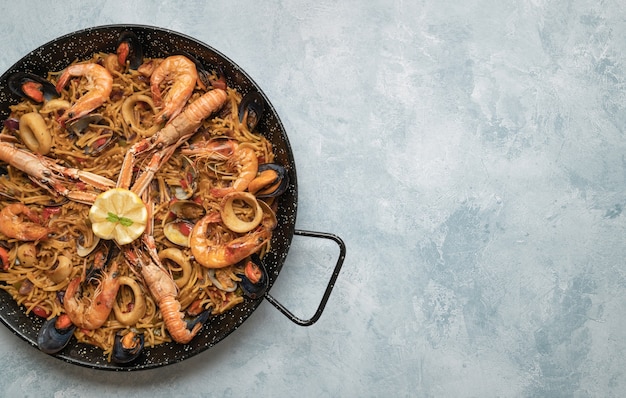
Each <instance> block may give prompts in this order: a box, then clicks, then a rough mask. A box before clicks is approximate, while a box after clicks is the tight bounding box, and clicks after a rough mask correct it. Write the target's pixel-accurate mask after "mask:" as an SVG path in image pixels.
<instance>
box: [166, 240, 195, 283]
mask: <svg viewBox="0 0 626 398" xmlns="http://www.w3.org/2000/svg"><path fill="white" fill-rule="evenodd" d="M165 259H168V260H171V261H173V262H175V263H176V264H177V265H178V266H179V267H180V268H181V270H182V275H181V277H180V278H177V279H174V283H176V286H178V288H179V289H182V288H183V287H185V285H186V284H187V282H189V279H190V278H191V262H189V258H188V257H187V256H185V254H184V253H183V252H182V251H181V250H180V249H177V248H175V247H168V248H167V249H164V250H161V251H160V252H159V260H161V261H163V260H165Z"/></svg>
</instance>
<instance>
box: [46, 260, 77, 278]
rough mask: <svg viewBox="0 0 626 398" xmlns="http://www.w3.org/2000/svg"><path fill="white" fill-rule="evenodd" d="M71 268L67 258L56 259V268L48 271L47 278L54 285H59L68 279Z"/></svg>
mask: <svg viewBox="0 0 626 398" xmlns="http://www.w3.org/2000/svg"><path fill="white" fill-rule="evenodd" d="M72 268H73V266H72V261H71V260H70V258H69V257H66V256H59V257H57V265H56V267H55V268H53V269H51V270H50V271H48V278H49V279H50V280H51V281H52V282H54V283H60V282H62V281H64V280H66V279H69V277H70V275H71V274H72Z"/></svg>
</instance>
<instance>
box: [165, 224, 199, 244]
mask: <svg viewBox="0 0 626 398" xmlns="http://www.w3.org/2000/svg"><path fill="white" fill-rule="evenodd" d="M192 229H193V223H191V222H189V221H187V220H174V221H171V222H168V223H167V224H165V225H164V226H163V234H164V235H165V237H166V238H167V239H168V240H169V241H170V242H172V243H174V244H175V245H178V246H183V247H189V236H190V235H191V230H192Z"/></svg>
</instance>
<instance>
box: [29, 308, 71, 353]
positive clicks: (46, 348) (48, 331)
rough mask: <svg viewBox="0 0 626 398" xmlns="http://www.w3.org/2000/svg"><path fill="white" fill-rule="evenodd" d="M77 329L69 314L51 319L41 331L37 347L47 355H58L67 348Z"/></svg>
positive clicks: (44, 324)
mask: <svg viewBox="0 0 626 398" xmlns="http://www.w3.org/2000/svg"><path fill="white" fill-rule="evenodd" d="M75 329H76V326H75V325H74V324H73V323H72V321H71V320H70V318H69V317H68V316H67V314H61V315H59V316H58V317H55V318H52V319H49V320H47V321H45V322H44V323H43V326H42V327H41V329H39V334H38V335H37V347H39V349H40V350H41V351H43V352H45V353H46V354H56V353H57V352H59V351H61V350H62V349H63V348H65V347H66V346H67V343H69V341H70V340H71V338H72V336H73V335H74V330H75Z"/></svg>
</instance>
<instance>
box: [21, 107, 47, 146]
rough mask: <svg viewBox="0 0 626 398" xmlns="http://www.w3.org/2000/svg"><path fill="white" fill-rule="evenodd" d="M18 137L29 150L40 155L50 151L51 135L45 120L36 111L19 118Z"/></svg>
mask: <svg viewBox="0 0 626 398" xmlns="http://www.w3.org/2000/svg"><path fill="white" fill-rule="evenodd" d="M20 137H22V141H24V144H26V146H27V147H28V149H30V150H31V151H33V152H35V153H38V154H40V155H45V154H47V153H48V152H50V148H51V147H52V135H50V132H49V131H48V126H46V121H45V120H44V119H43V116H41V115H40V114H39V113H38V112H30V113H26V114H24V115H22V117H21V118H20Z"/></svg>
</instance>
